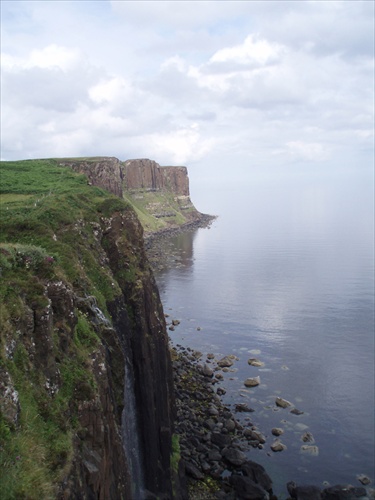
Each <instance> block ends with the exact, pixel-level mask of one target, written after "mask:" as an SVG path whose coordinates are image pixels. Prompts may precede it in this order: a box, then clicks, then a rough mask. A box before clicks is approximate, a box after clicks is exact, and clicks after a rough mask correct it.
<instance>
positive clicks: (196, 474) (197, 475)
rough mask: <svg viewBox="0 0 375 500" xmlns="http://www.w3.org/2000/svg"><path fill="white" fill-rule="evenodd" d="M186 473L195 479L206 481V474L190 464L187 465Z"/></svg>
mask: <svg viewBox="0 0 375 500" xmlns="http://www.w3.org/2000/svg"><path fill="white" fill-rule="evenodd" d="M185 472H186V474H187V475H188V476H190V477H192V478H193V479H200V480H201V479H204V474H203V473H202V472H201V471H200V470H199V469H198V467H196V466H195V465H193V464H192V463H190V462H186V463H185Z"/></svg>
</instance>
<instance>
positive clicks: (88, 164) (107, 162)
mask: <svg viewBox="0 0 375 500" xmlns="http://www.w3.org/2000/svg"><path fill="white" fill-rule="evenodd" d="M59 165H60V166H61V167H70V168H72V169H73V170H74V171H75V172H78V173H80V174H84V175H86V177H87V178H88V180H89V182H90V183H91V184H92V185H93V186H98V187H101V188H103V189H105V190H106V191H109V192H110V193H112V194H115V195H116V196H119V197H120V198H122V190H123V186H122V178H123V174H122V166H121V162H120V160H118V159H117V158H114V157H102V158H100V157H98V158H82V159H74V158H67V159H61V160H59Z"/></svg>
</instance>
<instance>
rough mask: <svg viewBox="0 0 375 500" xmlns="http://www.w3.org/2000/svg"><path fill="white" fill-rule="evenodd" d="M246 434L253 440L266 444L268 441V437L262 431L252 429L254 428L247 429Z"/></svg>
mask: <svg viewBox="0 0 375 500" xmlns="http://www.w3.org/2000/svg"><path fill="white" fill-rule="evenodd" d="M244 435H245V436H246V437H247V438H248V439H250V440H253V441H258V443H261V444H264V443H265V442H266V438H265V436H264V434H262V433H261V432H260V431H257V430H252V429H246V431H245V432H244Z"/></svg>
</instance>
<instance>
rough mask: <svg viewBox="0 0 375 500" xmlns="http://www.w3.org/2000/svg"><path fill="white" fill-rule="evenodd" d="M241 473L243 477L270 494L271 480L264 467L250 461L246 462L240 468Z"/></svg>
mask: <svg viewBox="0 0 375 500" xmlns="http://www.w3.org/2000/svg"><path fill="white" fill-rule="evenodd" d="M241 471H242V473H243V474H244V475H245V476H248V477H249V478H250V479H252V480H253V481H255V482H256V483H258V484H259V485H260V486H261V487H262V488H264V489H265V490H266V491H268V492H272V480H271V478H270V477H269V475H268V474H267V472H266V470H265V469H264V467H263V466H262V465H260V464H257V463H256V462H253V461H252V460H247V461H246V462H245V463H244V464H243V465H242V466H241Z"/></svg>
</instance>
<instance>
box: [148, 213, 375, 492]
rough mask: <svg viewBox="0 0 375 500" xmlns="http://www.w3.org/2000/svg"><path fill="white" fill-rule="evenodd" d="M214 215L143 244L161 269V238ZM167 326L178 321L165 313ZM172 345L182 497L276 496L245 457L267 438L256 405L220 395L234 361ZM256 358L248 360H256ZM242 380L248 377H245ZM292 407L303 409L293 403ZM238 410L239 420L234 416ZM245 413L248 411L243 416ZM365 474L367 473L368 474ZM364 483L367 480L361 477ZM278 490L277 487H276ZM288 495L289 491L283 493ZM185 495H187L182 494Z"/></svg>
mask: <svg viewBox="0 0 375 500" xmlns="http://www.w3.org/2000/svg"><path fill="white" fill-rule="evenodd" d="M215 218H216V217H212V216H205V218H203V219H202V220H199V221H196V220H195V221H194V222H192V223H190V224H187V225H184V226H182V227H178V228H170V229H168V230H162V231H160V232H157V233H154V234H152V235H146V238H145V244H146V249H147V254H148V258H149V260H150V262H151V265H152V267H153V268H154V269H157V270H160V269H162V268H164V267H166V266H168V263H170V262H174V261H175V257H176V256H175V255H174V254H173V253H172V254H171V255H168V252H165V248H164V247H163V245H165V241H166V240H167V239H168V238H170V237H171V236H174V235H177V234H179V233H183V232H185V231H187V230H194V229H196V228H198V227H207V226H209V225H210V224H211V223H212V221H213V220H214V219H215ZM166 318H167V324H168V326H169V329H170V330H171V331H173V330H174V328H175V327H176V326H177V325H178V324H179V321H178V320H170V319H169V318H168V315H166ZM170 349H171V355H172V362H173V371H174V387H175V403H176V409H177V416H176V422H175V433H176V436H177V437H178V443H179V456H180V457H181V460H180V465H179V475H180V483H181V484H182V486H183V488H182V489H183V490H184V491H185V493H184V494H183V495H182V498H183V500H215V499H223V500H237V499H238V500H241V499H244V500H277V498H278V497H277V496H276V495H275V493H274V491H273V488H272V479H271V478H270V477H269V475H268V474H267V472H266V470H265V469H264V467H263V466H261V465H260V464H257V463H256V462H255V461H252V460H249V459H248V453H247V454H246V452H249V450H251V449H252V448H262V447H263V445H264V443H265V437H264V435H263V433H262V432H261V431H260V430H259V429H258V428H257V427H256V426H254V425H253V422H252V419H251V413H252V412H253V411H254V410H252V409H251V408H249V407H248V406H247V405H246V404H244V403H239V404H236V405H235V407H234V412H233V411H232V410H230V409H229V408H228V407H227V406H226V405H225V404H224V403H223V401H222V399H221V396H223V395H224V394H225V389H224V388H223V387H221V385H220V382H221V380H223V378H224V377H223V374H222V372H223V371H224V372H225V371H227V370H228V369H229V367H230V366H231V365H232V364H233V361H234V360H233V359H230V358H231V356H225V357H224V358H221V359H215V356H214V354H210V353H208V354H206V355H203V354H202V353H200V352H198V351H194V350H192V349H190V348H189V347H183V346H181V345H177V346H172V343H171V342H170ZM257 363H260V362H259V360H257V359H255V358H254V359H250V360H249V364H252V365H253V366H259V365H257ZM256 378H257V377H255V378H254V379H248V380H247V381H245V382H248V385H249V386H253V385H257V380H256ZM245 385H246V383H245ZM276 399H277V400H276V401H275V404H276V406H279V407H281V408H285V407H286V406H285V405H287V406H290V405H291V403H289V402H288V401H286V400H284V399H282V398H276ZM291 407H292V410H291V411H292V412H298V413H295V414H301V413H303V412H300V411H299V410H297V409H295V408H294V407H293V405H291ZM236 413H241V419H240V420H241V423H240V422H239V419H237V418H236ZM244 415H246V417H245V418H243V417H244ZM282 432H283V431H282V429H277V428H275V429H272V434H273V435H274V437H276V439H275V442H274V443H273V445H272V446H271V450H272V451H273V452H279V451H282V450H283V449H284V448H283V446H284V445H283V444H282V442H281V441H280V439H279V436H280V435H281V434H282ZM308 434H310V433H306V437H305V439H303V438H302V440H303V441H304V443H305V444H304V446H306V447H309V448H312V446H310V444H311V442H313V441H311V439H310V436H309V435H308ZM306 443H307V444H306ZM366 479H368V478H366ZM363 484H365V485H366V486H368V483H363ZM285 491H287V493H285V496H284V495H282V496H281V497H280V498H288V499H289V500H291V499H296V500H310V499H311V500H344V499H345V500H354V499H358V498H362V500H366V499H370V498H375V492H374V490H370V489H368V490H366V488H365V487H361V486H360V487H354V486H351V485H335V486H330V487H326V488H324V489H321V488H319V487H317V486H315V485H307V486H306V485H301V486H298V485H296V484H295V483H294V482H292V481H290V482H288V483H287V484H286V485H285ZM277 494H280V492H277ZM288 494H289V496H288V497H287V496H286V495H288ZM184 495H185V496H184Z"/></svg>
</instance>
